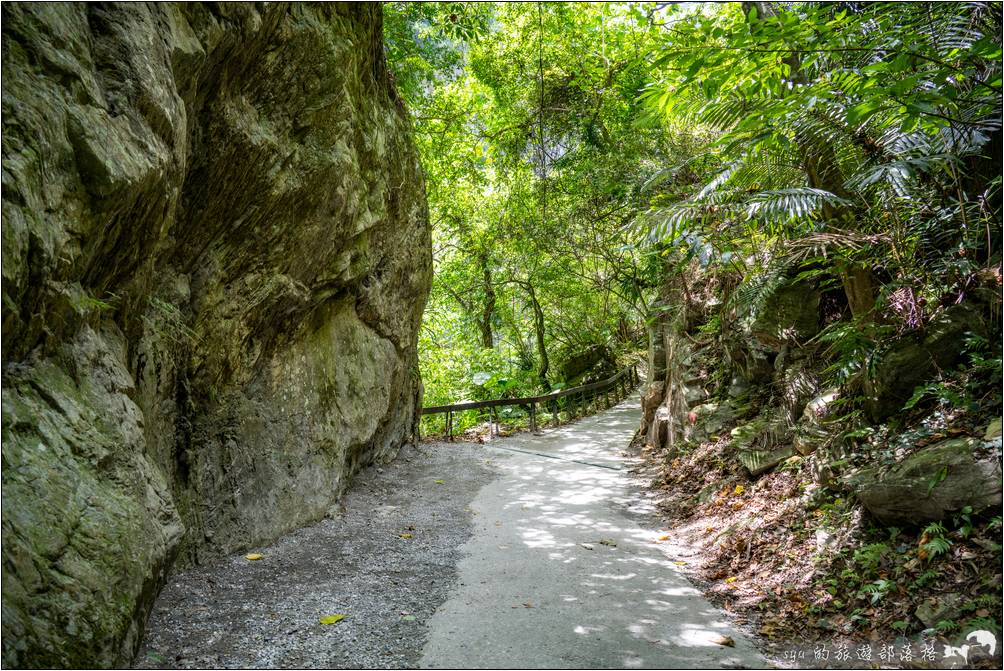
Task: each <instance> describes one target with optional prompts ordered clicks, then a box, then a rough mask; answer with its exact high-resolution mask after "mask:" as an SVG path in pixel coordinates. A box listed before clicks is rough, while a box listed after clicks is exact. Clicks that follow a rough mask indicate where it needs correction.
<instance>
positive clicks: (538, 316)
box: [526, 282, 551, 391]
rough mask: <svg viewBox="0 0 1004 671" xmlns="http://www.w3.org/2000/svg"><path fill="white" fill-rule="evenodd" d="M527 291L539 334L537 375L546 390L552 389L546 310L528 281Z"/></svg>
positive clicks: (534, 323) (534, 324) (535, 326)
mask: <svg viewBox="0 0 1004 671" xmlns="http://www.w3.org/2000/svg"><path fill="white" fill-rule="evenodd" d="M526 290H527V293H528V294H529V295H530V304H531V305H532V306H533V327H534V331H536V335H537V356H539V357H540V367H539V368H538V369H537V377H539V378H540V384H541V385H542V386H543V387H544V389H545V390H547V391H550V390H551V383H550V382H548V381H547V372H548V369H549V368H550V367H551V363H550V361H549V360H548V358H547V343H546V341H545V340H544V311H543V310H542V309H541V308H540V303H539V302H538V301H537V292H535V291H534V290H533V285H532V284H530V283H529V282H527V283H526Z"/></svg>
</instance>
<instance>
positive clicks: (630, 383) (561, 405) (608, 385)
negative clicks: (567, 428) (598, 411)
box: [421, 363, 639, 440]
mask: <svg viewBox="0 0 1004 671" xmlns="http://www.w3.org/2000/svg"><path fill="white" fill-rule="evenodd" d="M638 382H639V378H638V364H637V363H633V364H631V365H630V366H625V367H624V368H623V369H622V370H621V371H620V372H619V373H617V374H616V375H614V376H613V377H610V378H607V379H606V380H600V381H599V382H593V383H592V384H584V385H582V386H579V387H571V388H570V389H562V390H561V391H555V392H551V393H550V394H544V395H543V396H528V397H525V398H497V399H493V400H490V401H467V402H465V403H454V404H453V405H437V406H433V407H430V408H422V410H421V414H422V415H435V414H441V413H446V431H445V433H446V437H447V439H448V440H453V415H454V413H457V412H463V411H465V410H479V409H483V408H488V413H489V420H490V423H489V427H490V429H489V431H491V432H492V435H494V432H495V426H496V417H495V415H496V413H495V408H499V407H504V406H518V407H523V408H525V409H527V412H528V414H529V416H530V430H531V431H537V428H538V427H537V405H538V404H541V405H547V406H549V407H550V408H552V410H553V415H554V421H555V426H557V424H558V422H559V414H560V413H561V412H562V411H564V412H566V413H567V414H568V415H569V417H574V416H576V411H578V414H579V415H581V414H584V411H585V409H586V408H588V407H589V405H590V404H591V403H595V402H596V400H597V399H598V398H599V397H600V395H601V394H602V395H603V397H604V400H605V401H606V405H607V407H610V406H611V405H612V403H611V397H613V399H614V403H616V402H619V401H620V400H621V399H623V398H624V397H625V396H627V395H628V393H629V392H630V391H631V390H633V389H634V388H635V387H637V386H638Z"/></svg>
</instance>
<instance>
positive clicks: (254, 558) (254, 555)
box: [244, 552, 263, 561]
mask: <svg viewBox="0 0 1004 671" xmlns="http://www.w3.org/2000/svg"><path fill="white" fill-rule="evenodd" d="M244 558H245V559H248V560H250V561H258V560H259V559H263V557H262V555H260V554H258V553H256V552H252V553H251V554H249V555H244Z"/></svg>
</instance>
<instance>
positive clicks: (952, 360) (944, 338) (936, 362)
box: [865, 303, 986, 422]
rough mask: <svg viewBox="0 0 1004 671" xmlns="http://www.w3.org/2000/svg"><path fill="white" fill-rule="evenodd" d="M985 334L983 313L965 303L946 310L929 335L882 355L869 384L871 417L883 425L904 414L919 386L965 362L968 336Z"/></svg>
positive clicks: (914, 337) (867, 405)
mask: <svg viewBox="0 0 1004 671" xmlns="http://www.w3.org/2000/svg"><path fill="white" fill-rule="evenodd" d="M985 331H986V327H985V325H984V323H983V319H982V317H981V316H980V313H979V311H978V310H977V309H976V308H974V307H973V306H971V305H969V304H966V303H963V304H960V305H954V306H952V307H951V308H949V309H948V310H946V311H945V312H944V314H942V315H941V317H939V318H938V319H937V320H935V321H934V322H933V323H932V324H931V325H930V326H929V327H928V328H927V330H926V331H924V332H921V333H911V334H908V335H906V336H904V337H902V338H900V339H899V340H897V341H896V342H895V343H893V344H892V345H891V346H890V347H889V348H888V349H886V350H885V351H883V352H880V353H879V354H878V356H877V357H876V358H875V365H874V366H873V368H872V372H871V374H870V375H869V376H868V378H867V379H866V381H865V395H866V398H865V409H866V411H867V412H868V415H869V417H870V418H871V419H872V420H873V421H875V422H881V421H884V420H886V419H888V418H889V417H891V416H892V415H894V414H896V413H897V412H900V411H901V410H902V409H903V406H904V405H905V404H906V402H907V401H908V400H910V397H911V396H912V395H913V392H914V390H915V389H916V388H917V387H918V386H919V385H922V384H924V383H925V382H928V381H929V380H931V378H933V377H934V376H935V375H936V374H937V372H938V371H944V370H948V369H951V368H952V367H954V366H956V365H958V364H959V363H960V362H962V361H964V359H965V352H966V338H967V336H968V335H970V334H975V335H982V334H984V333H985Z"/></svg>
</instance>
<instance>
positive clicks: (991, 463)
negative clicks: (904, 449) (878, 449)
mask: <svg viewBox="0 0 1004 671" xmlns="http://www.w3.org/2000/svg"><path fill="white" fill-rule="evenodd" d="M846 480H847V482H848V484H849V485H850V486H851V488H852V489H853V490H854V492H855V494H856V495H857V497H858V499H859V500H860V501H861V503H862V504H863V505H864V506H865V508H867V509H868V511H869V512H870V513H871V514H872V515H874V516H875V518H876V519H878V520H879V521H880V522H882V523H884V524H923V523H926V522H931V521H935V520H942V519H945V517H946V516H947V515H949V514H950V513H952V512H956V511H959V510H962V509H963V508H965V507H966V506H969V507H971V508H972V509H973V510H974V511H976V512H979V511H982V510H986V509H988V508H990V509H998V508H1000V506H1001V467H1000V454H999V452H998V453H996V454H995V453H994V450H991V449H987V448H986V444H985V443H984V442H983V441H980V440H977V439H974V438H953V439H949V440H944V441H941V442H939V443H936V444H934V445H929V446H928V447H924V448H922V449H920V450H919V451H917V452H916V453H914V454H912V455H910V456H909V457H907V458H906V459H904V460H903V461H902V462H901V463H899V464H897V465H895V466H893V467H891V468H884V467H873V468H868V469H864V470H861V471H859V472H857V473H854V474H852V475H850V476H848V477H847V478H846Z"/></svg>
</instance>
